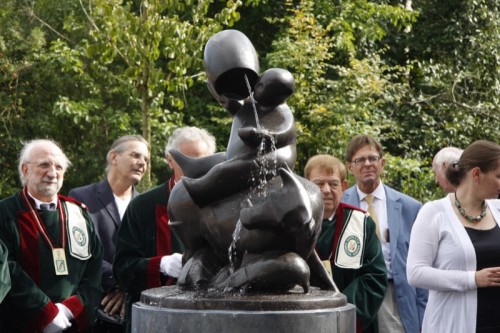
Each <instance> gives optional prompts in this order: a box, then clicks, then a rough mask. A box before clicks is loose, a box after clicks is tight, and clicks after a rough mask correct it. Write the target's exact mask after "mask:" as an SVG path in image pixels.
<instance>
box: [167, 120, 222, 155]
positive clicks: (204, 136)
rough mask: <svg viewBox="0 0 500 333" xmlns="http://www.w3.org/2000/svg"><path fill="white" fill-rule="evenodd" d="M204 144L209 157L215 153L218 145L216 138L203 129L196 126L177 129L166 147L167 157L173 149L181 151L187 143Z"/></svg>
mask: <svg viewBox="0 0 500 333" xmlns="http://www.w3.org/2000/svg"><path fill="white" fill-rule="evenodd" d="M198 141H200V142H204V143H205V144H206V145H207V147H208V153H209V155H212V154H214V153H215V150H216V148H217V147H216V144H215V137H214V136H213V135H212V134H210V133H209V132H208V131H207V130H205V129H203V128H198V127H194V126H186V127H180V128H177V129H176V130H175V131H174V132H173V133H172V135H171V136H170V137H169V138H168V142H167V146H166V147H165V157H167V156H169V155H170V153H169V151H170V150H172V149H175V150H179V149H180V147H181V145H182V144H183V143H185V142H198Z"/></svg>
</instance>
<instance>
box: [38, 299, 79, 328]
mask: <svg viewBox="0 0 500 333" xmlns="http://www.w3.org/2000/svg"><path fill="white" fill-rule="evenodd" d="M56 306H57V308H58V309H59V312H58V313H57V316H56V317H55V318H54V319H53V320H52V322H51V323H50V324H48V325H47V326H46V327H45V328H44V329H43V333H59V332H62V331H64V330H65V329H67V328H69V327H71V323H70V321H69V319H68V317H67V316H66V314H65V311H64V308H66V309H67V310H68V311H69V309H68V308H67V307H66V306H65V305H63V304H60V303H57V304H56ZM62 307H64V308H62ZM70 313H71V311H70ZM71 316H72V317H73V315H71Z"/></svg>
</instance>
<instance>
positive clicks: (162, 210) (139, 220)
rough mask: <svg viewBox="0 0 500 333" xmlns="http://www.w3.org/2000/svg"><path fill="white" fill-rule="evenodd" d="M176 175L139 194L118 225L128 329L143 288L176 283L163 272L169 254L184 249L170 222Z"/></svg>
mask: <svg viewBox="0 0 500 333" xmlns="http://www.w3.org/2000/svg"><path fill="white" fill-rule="evenodd" d="M173 185H174V181H173V178H172V179H170V181H169V182H168V183H164V184H162V185H159V186H157V187H155V188H153V189H151V190H149V191H147V192H144V193H142V194H140V195H138V196H137V197H135V198H134V199H133V200H132V201H131V202H130V204H129V205H128V207H127V210H126V212H125V215H124V216H123V219H122V223H121V225H120V228H119V229H118V234H117V240H116V253H115V261H114V265H113V269H114V273H115V276H116V278H117V280H118V283H119V284H120V285H121V286H122V287H123V288H124V290H125V291H126V292H127V311H126V316H125V318H126V321H127V331H130V320H129V318H131V311H132V304H133V303H134V302H137V301H139V299H140V295H141V292H142V291H143V290H146V289H149V288H155V287H161V286H164V285H168V284H173V283H175V280H174V279H172V278H170V277H168V276H164V275H163V274H161V273H160V261H161V258H162V257H163V256H165V255H170V254H173V253H182V252H184V246H183V245H182V243H181V241H180V240H179V238H178V237H177V236H176V235H175V233H174V232H173V231H172V230H171V229H170V226H169V225H168V213H167V204H168V198H169V196H170V190H171V189H172V187H173Z"/></svg>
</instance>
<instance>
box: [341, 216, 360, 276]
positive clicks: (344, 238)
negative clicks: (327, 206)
mask: <svg viewBox="0 0 500 333" xmlns="http://www.w3.org/2000/svg"><path fill="white" fill-rule="evenodd" d="M365 218H366V215H365V214H364V213H363V212H361V211H358V210H352V211H351V212H350V214H349V216H347V217H346V220H345V223H344V228H343V229H342V232H341V235H340V241H339V245H338V246H337V250H336V252H335V265H336V266H338V267H340V268H350V269H357V268H360V267H361V266H362V264H363V262H362V260H363V253H364V245H365V233H366V230H365V229H366V228H365Z"/></svg>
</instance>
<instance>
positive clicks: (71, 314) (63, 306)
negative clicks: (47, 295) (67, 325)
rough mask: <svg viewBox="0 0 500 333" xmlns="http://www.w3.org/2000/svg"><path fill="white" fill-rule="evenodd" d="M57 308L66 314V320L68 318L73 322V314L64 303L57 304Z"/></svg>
mask: <svg viewBox="0 0 500 333" xmlns="http://www.w3.org/2000/svg"><path fill="white" fill-rule="evenodd" d="M56 306H57V308H58V309H59V311H62V313H64V315H65V316H66V318H68V320H71V319H73V318H74V317H73V313H72V312H71V310H70V309H69V308H68V307H67V306H66V305H64V304H62V303H56Z"/></svg>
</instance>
